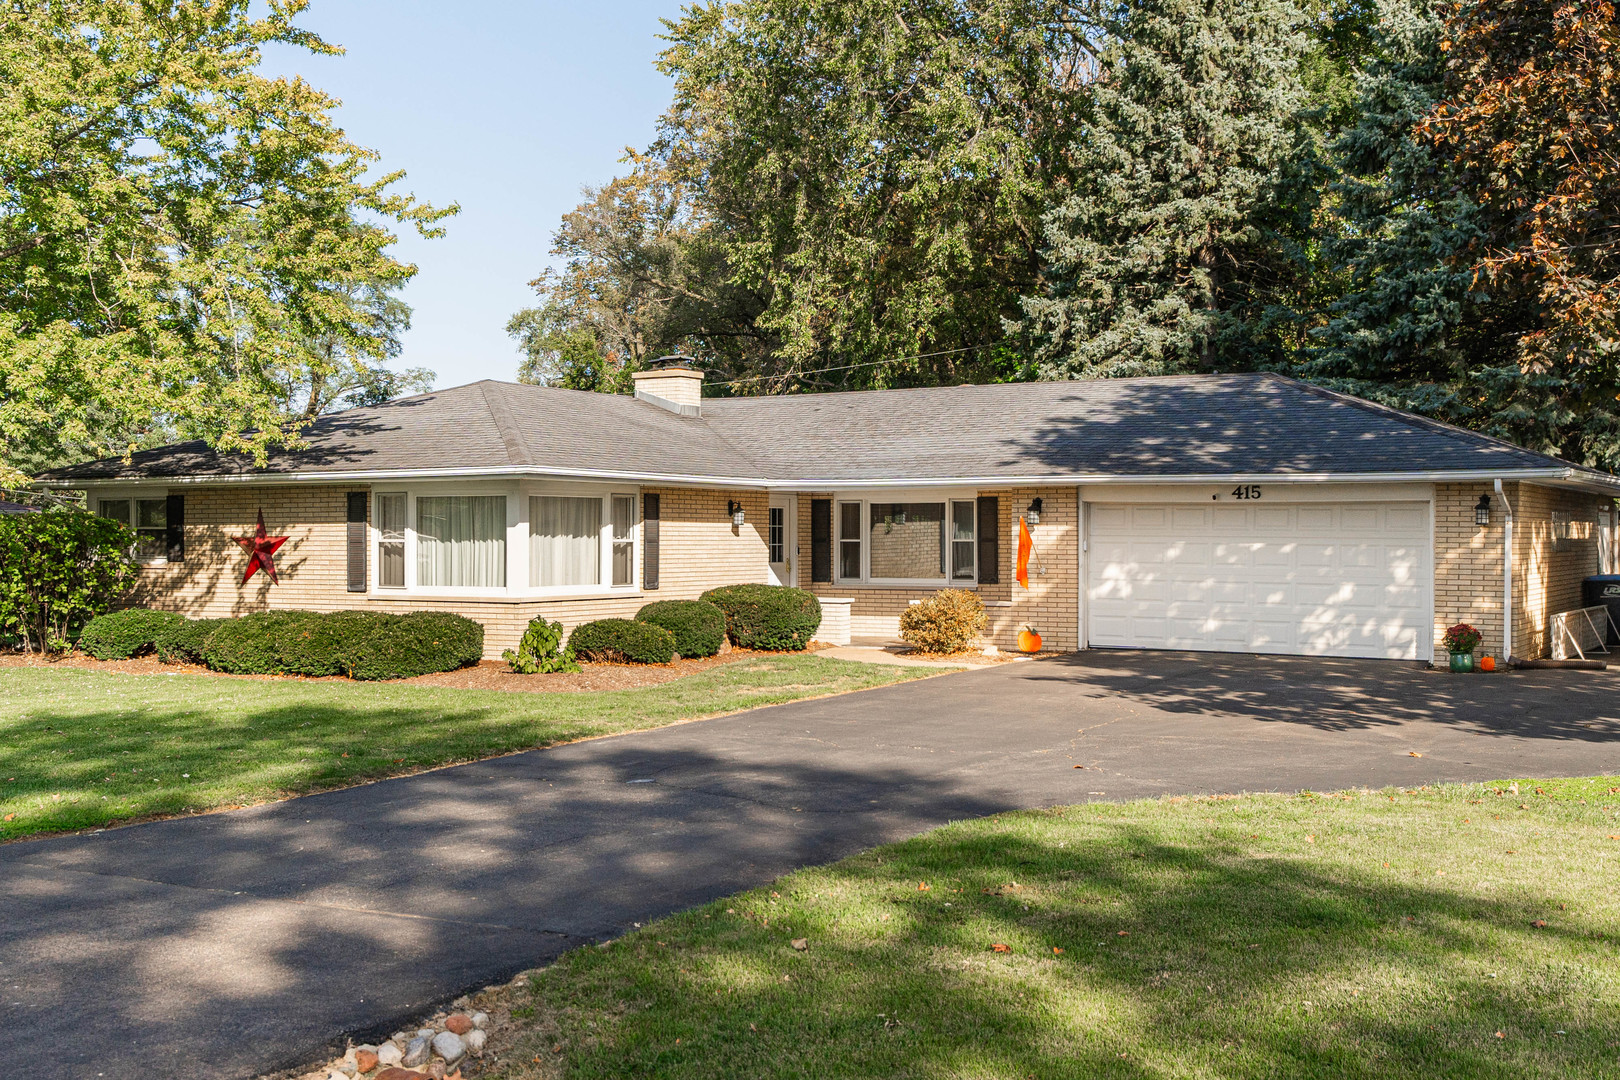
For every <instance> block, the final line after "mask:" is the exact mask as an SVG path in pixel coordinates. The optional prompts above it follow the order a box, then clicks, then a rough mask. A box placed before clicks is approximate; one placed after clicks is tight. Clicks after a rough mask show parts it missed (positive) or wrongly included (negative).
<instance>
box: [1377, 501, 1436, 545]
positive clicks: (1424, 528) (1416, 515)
mask: <svg viewBox="0 0 1620 1080" xmlns="http://www.w3.org/2000/svg"><path fill="white" fill-rule="evenodd" d="M1384 530H1385V531H1386V532H1388V533H1392V534H1396V533H1398V534H1399V535H1401V536H1410V537H1412V538H1414V539H1416V538H1418V537H1420V536H1422V535H1423V534H1424V533H1426V532H1428V531H1429V513H1428V511H1427V510H1426V509H1404V508H1401V509H1397V508H1393V507H1392V508H1391V509H1389V510H1386V511H1385V512H1384Z"/></svg>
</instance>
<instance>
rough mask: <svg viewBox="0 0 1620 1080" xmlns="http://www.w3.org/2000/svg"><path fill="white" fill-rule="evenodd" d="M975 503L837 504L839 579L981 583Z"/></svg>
mask: <svg viewBox="0 0 1620 1080" xmlns="http://www.w3.org/2000/svg"><path fill="white" fill-rule="evenodd" d="M977 563H978V514H977V504H976V503H975V502H974V500H972V499H939V500H917V501H908V502H865V501H860V502H857V501H855V500H850V501H847V502H839V504H838V580H839V581H840V582H848V583H862V582H869V583H880V584H881V583H885V582H894V583H904V584H919V585H935V584H938V585H959V586H961V585H972V584H974V583H975V582H976V581H977V579H978V565H977Z"/></svg>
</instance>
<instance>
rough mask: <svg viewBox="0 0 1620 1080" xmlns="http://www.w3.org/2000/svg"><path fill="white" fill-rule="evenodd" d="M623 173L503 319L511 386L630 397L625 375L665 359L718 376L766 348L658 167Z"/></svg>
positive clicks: (750, 312) (593, 200) (568, 220)
mask: <svg viewBox="0 0 1620 1080" xmlns="http://www.w3.org/2000/svg"><path fill="white" fill-rule="evenodd" d="M628 160H629V161H630V163H631V165H632V169H631V171H630V173H629V174H628V175H626V176H623V177H619V178H618V179H615V180H613V181H612V182H611V183H608V184H606V185H604V186H603V187H600V188H587V189H586V191H585V195H586V199H585V201H584V202H583V203H581V204H580V205H579V206H578V207H576V208H575V209H574V210H572V211H571V212H569V213H568V214H565V215H564V216H563V220H562V224H561V226H560V227H559V228H558V229H557V231H556V233H555V234H554V235H553V245H552V254H553V255H554V256H556V257H558V258H559V259H561V260H562V263H563V265H562V268H561V269H560V270H551V271H547V272H546V273H544V274H542V275H541V276H540V277H539V278H537V279H535V280H534V281H533V282H531V283H530V284H531V285H532V286H533V287H534V289H535V291H536V293H537V294H538V296H539V299H540V304H539V305H538V306H536V307H531V308H525V309H523V310H522V311H519V312H518V313H517V314H515V315H514V316H512V319H511V321H510V322H509V323H508V324H507V332H508V333H509V334H511V335H512V336H513V337H514V338H516V339H517V340H518V343H519V348H520V349H521V351H522V352H523V354H524V361H523V364H522V366H521V367H520V369H519V374H518V378H519V380H520V381H523V382H537V383H548V384H552V385H557V386H565V387H570V388H572V389H577V390H600V391H606V392H617V393H629V392H630V389H631V383H630V377H629V376H630V372H632V371H636V370H639V369H640V368H642V367H644V366H645V365H646V363H647V361H649V360H652V359H654V358H656V357H658V356H662V355H666V354H669V353H673V352H693V353H697V354H700V355H702V356H704V357H705V358H706V360H708V361H709V362H711V363H715V364H719V365H720V366H721V367H722V369H736V368H739V367H745V366H747V365H748V364H750V363H751V362H753V361H754V360H756V359H757V358H758V357H760V356H762V355H764V354H766V353H768V351H769V349H770V348H771V347H772V344H773V342H772V339H771V337H770V335H768V334H766V333H764V332H762V331H761V330H759V329H758V328H757V327H756V326H755V323H754V320H755V317H756V316H757V315H758V314H759V312H760V311H761V310H762V307H763V305H762V304H761V303H760V302H759V300H758V298H757V297H755V296H753V295H752V294H750V293H748V292H747V291H746V290H743V289H739V288H737V287H735V286H733V285H732V284H731V283H730V282H729V281H727V279H726V270H725V261H724V258H723V255H722V254H721V253H720V252H719V251H718V250H717V246H716V245H715V244H714V243H713V242H712V236H713V233H712V231H710V230H708V229H706V228H705V227H704V225H703V224H702V223H701V221H700V220H698V215H697V212H696V210H695V209H694V206H693V201H692V198H691V193H690V191H689V189H687V188H686V187H685V186H683V185H681V184H679V183H677V182H676V181H675V180H674V179H673V178H672V176H671V173H670V170H669V169H668V167H667V165H666V163H664V162H661V161H659V160H657V159H655V158H651V157H648V156H646V155H638V154H634V153H631V154H630V155H629V156H628Z"/></svg>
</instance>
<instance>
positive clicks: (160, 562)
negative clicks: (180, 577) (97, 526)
mask: <svg viewBox="0 0 1620 1080" xmlns="http://www.w3.org/2000/svg"><path fill="white" fill-rule="evenodd" d="M86 497H87V498H88V499H90V500H91V512H92V513H93V514H95V515H96V516H97V517H100V516H101V504H102V503H103V502H110V501H114V500H117V499H128V500H129V515H130V520H129V521H126V522H124V524H125V525H126V526H128V527H129V530H130V531H131V532H134V531H135V518H136V516H137V514H136V510H135V501H136V500H137V499H139V500H141V501H143V502H163V501H167V500H168V497H169V490H168V488H158V487H140V488H98V489H96V490H94V491H90V492H87V493H86ZM165 520H167V518H165ZM136 561H137V562H139V563H140V564H141V565H142V566H168V565H169V555H168V545H167V544H165V545H164V549H163V554H162V555H148V556H145V557H137V558H136Z"/></svg>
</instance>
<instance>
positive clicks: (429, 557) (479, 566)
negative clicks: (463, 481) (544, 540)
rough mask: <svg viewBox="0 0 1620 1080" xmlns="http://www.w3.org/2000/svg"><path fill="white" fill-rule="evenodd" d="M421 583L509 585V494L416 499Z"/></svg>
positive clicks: (428, 585) (418, 581)
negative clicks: (507, 518) (507, 574)
mask: <svg viewBox="0 0 1620 1080" xmlns="http://www.w3.org/2000/svg"><path fill="white" fill-rule="evenodd" d="M416 584H417V587H418V588H434V587H441V588H445V587H447V588H486V589H489V588H500V587H502V586H504V585H505V584H506V499H505V498H504V497H503V496H500V495H456V496H450V497H447V498H431V499H428V498H423V499H417V500H416Z"/></svg>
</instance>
